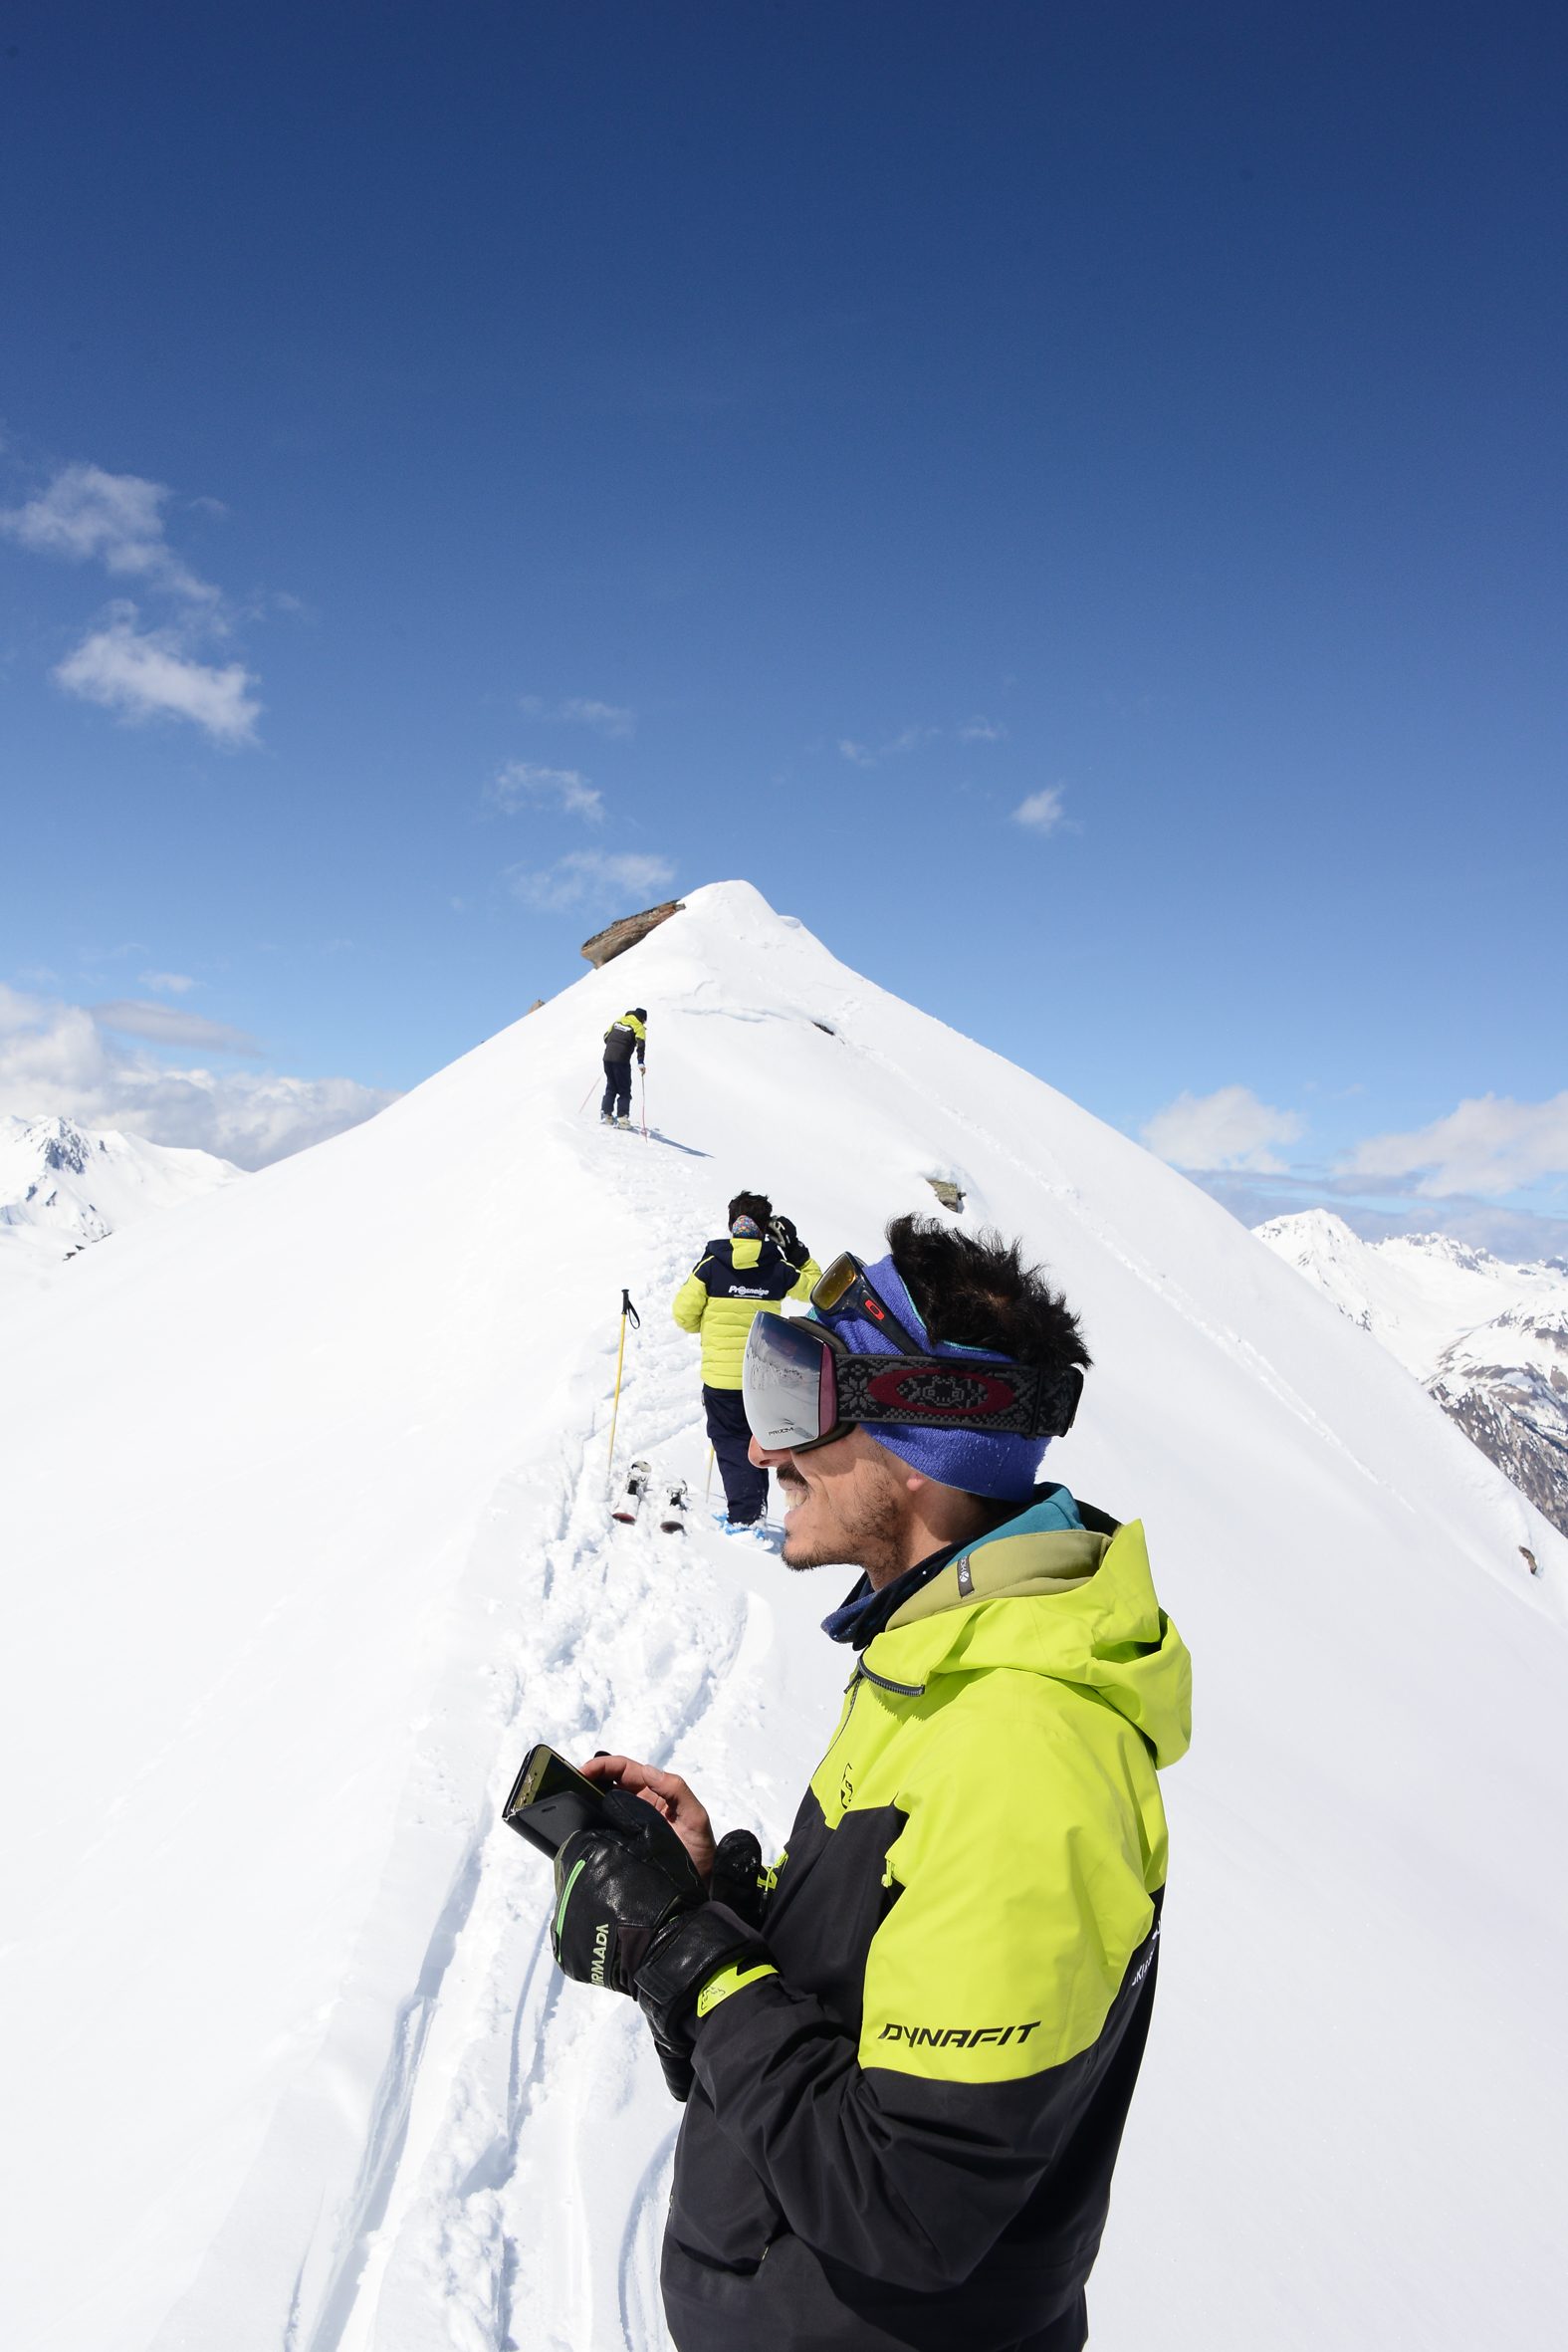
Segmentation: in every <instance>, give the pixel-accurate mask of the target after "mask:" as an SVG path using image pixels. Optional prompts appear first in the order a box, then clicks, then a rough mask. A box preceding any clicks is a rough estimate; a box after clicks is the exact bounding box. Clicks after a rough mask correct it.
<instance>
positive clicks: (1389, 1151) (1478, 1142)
mask: <svg viewBox="0 0 1568 2352" xmlns="http://www.w3.org/2000/svg"><path fill="white" fill-rule="evenodd" d="M1565 1171H1568V1093H1562V1094H1554V1095H1553V1096H1552V1098H1551V1100H1550V1101H1549V1102H1515V1101H1513V1100H1512V1098H1511V1097H1510V1096H1508V1095H1506V1094H1504V1095H1500V1096H1499V1095H1496V1094H1482V1095H1479V1096H1473V1095H1472V1096H1470V1097H1468V1098H1467V1099H1466V1100H1465V1101H1463V1102H1461V1103H1460V1104H1459V1105H1458V1107H1457V1108H1456V1110H1451V1111H1450V1112H1449V1114H1448V1116H1447V1117H1446V1118H1441V1119H1434V1120H1433V1122H1432V1124H1431V1126H1430V1127H1418V1128H1415V1129H1414V1130H1413V1131H1412V1132H1410V1133H1409V1134H1404V1135H1372V1136H1369V1137H1368V1138H1367V1139H1366V1141H1365V1142H1363V1143H1358V1144H1357V1145H1356V1147H1355V1149H1354V1151H1352V1152H1351V1153H1350V1154H1349V1155H1348V1157H1346V1158H1345V1159H1344V1160H1342V1161H1341V1163H1340V1166H1339V1171H1338V1172H1339V1174H1341V1175H1343V1176H1371V1177H1400V1178H1407V1179H1408V1178H1411V1177H1416V1178H1418V1179H1419V1181H1418V1182H1417V1184H1416V1191H1417V1192H1418V1193H1419V1194H1422V1195H1424V1196H1425V1197H1426V1198H1427V1199H1429V1200H1431V1199H1437V1198H1441V1197H1443V1196H1444V1195H1446V1194H1449V1193H1460V1192H1467V1193H1481V1194H1487V1193H1503V1192H1517V1191H1519V1190H1520V1189H1521V1188H1522V1187H1523V1186H1525V1185H1527V1184H1534V1183H1535V1182H1537V1180H1538V1179H1539V1178H1541V1177H1543V1176H1558V1175H1561V1174H1563V1173H1564V1172H1565Z"/></svg>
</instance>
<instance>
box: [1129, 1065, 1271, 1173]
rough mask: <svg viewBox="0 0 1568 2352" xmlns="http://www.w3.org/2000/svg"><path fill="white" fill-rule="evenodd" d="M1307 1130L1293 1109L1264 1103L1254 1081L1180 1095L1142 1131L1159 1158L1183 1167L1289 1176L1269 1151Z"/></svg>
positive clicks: (1158, 1112) (1150, 1147) (1144, 1138)
mask: <svg viewBox="0 0 1568 2352" xmlns="http://www.w3.org/2000/svg"><path fill="white" fill-rule="evenodd" d="M1305 1132H1306V1126H1305V1121H1304V1120H1302V1119H1301V1118H1299V1117H1298V1116H1297V1114H1296V1113H1295V1112H1294V1111H1293V1110H1275V1109H1274V1108H1273V1106H1272V1105H1271V1104H1270V1103H1267V1102H1259V1101H1258V1099H1257V1096H1256V1095H1255V1094H1254V1093H1253V1092H1252V1089H1251V1087H1250V1086H1221V1087H1219V1088H1218V1089H1217V1091H1216V1092H1215V1093H1213V1094H1185V1093H1184V1094H1178V1096H1177V1097H1176V1100H1175V1101H1174V1102H1168V1103H1167V1104H1166V1106H1165V1108H1164V1109H1163V1110H1157V1111H1156V1112H1155V1114H1154V1117H1153V1118H1152V1119H1151V1120H1150V1121H1149V1123H1148V1125H1147V1126H1146V1127H1145V1128H1143V1130H1142V1137H1143V1141H1144V1142H1145V1143H1146V1144H1147V1145H1148V1147H1149V1149H1150V1150H1151V1151H1152V1152H1153V1153H1154V1155H1155V1157H1156V1158H1157V1159H1162V1160H1169V1161H1170V1162H1171V1163H1172V1164H1173V1166H1175V1167H1178V1168H1245V1169H1248V1170H1250V1172H1251V1173H1252V1174H1253V1175H1257V1176H1277V1175H1283V1173H1284V1167H1285V1164H1284V1162H1283V1161H1282V1160H1278V1159H1276V1158H1275V1157H1274V1155H1273V1153H1272V1152H1271V1151H1270V1150H1269V1148H1268V1147H1269V1145H1270V1144H1273V1143H1294V1142H1295V1141H1296V1140H1297V1139H1298V1137H1300V1136H1301V1135H1303V1134H1304V1133H1305Z"/></svg>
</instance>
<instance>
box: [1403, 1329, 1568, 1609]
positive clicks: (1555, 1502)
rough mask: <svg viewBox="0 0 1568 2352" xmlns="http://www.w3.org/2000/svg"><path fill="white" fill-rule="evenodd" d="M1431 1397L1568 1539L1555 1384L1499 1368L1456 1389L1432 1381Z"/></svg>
mask: <svg viewBox="0 0 1568 2352" xmlns="http://www.w3.org/2000/svg"><path fill="white" fill-rule="evenodd" d="M1431 1393H1432V1395H1433V1396H1434V1397H1435V1398H1436V1399H1437V1401H1438V1403H1439V1404H1440V1405H1441V1406H1442V1407H1443V1409H1444V1411H1445V1412H1446V1413H1447V1414H1448V1415H1449V1417H1450V1419H1451V1420H1453V1421H1456V1422H1457V1423H1458V1425H1459V1427H1460V1429H1462V1430H1463V1432H1464V1434H1465V1436H1466V1437H1467V1438H1468V1439H1469V1440H1470V1442H1471V1444H1472V1445H1477V1446H1479V1448H1480V1450H1481V1452H1482V1453H1483V1454H1484V1455H1486V1456H1487V1458H1488V1460H1490V1461H1492V1462H1495V1463H1496V1465H1497V1468H1498V1469H1499V1470H1500V1471H1501V1472H1502V1473H1503V1475H1504V1476H1505V1477H1507V1478H1511V1479H1512V1481H1513V1483H1514V1485H1515V1486H1516V1487H1517V1488H1518V1489H1519V1490H1520V1492H1521V1493H1522V1494H1525V1495H1527V1496H1528V1497H1529V1499H1530V1501H1531V1502H1532V1503H1533V1504H1534V1505H1535V1508H1536V1510H1537V1511H1538V1512H1539V1513H1540V1515H1541V1517H1542V1519H1548V1520H1550V1521H1551V1523H1552V1526H1553V1527H1554V1528H1557V1529H1560V1530H1561V1532H1562V1533H1563V1534H1565V1535H1568V1401H1565V1400H1564V1398H1563V1397H1562V1395H1561V1394H1560V1393H1559V1392H1558V1390H1557V1388H1556V1386H1555V1383H1554V1382H1552V1381H1550V1380H1548V1379H1547V1378H1546V1377H1545V1375H1544V1374H1542V1373H1540V1372H1536V1371H1533V1370H1530V1369H1524V1370H1517V1369H1505V1368H1503V1367H1502V1366H1500V1365H1498V1366H1487V1367H1486V1368H1485V1369H1484V1370H1478V1371H1470V1372H1468V1373H1467V1374H1466V1376H1465V1378H1464V1381H1463V1383H1462V1385H1459V1386H1456V1387H1455V1388H1451V1387H1450V1386H1449V1385H1448V1383H1447V1382H1446V1381H1444V1380H1436V1381H1434V1382H1433V1384H1432V1392H1431ZM1531 1572H1532V1574H1533V1573H1534V1570H1533V1566H1532V1570H1531Z"/></svg>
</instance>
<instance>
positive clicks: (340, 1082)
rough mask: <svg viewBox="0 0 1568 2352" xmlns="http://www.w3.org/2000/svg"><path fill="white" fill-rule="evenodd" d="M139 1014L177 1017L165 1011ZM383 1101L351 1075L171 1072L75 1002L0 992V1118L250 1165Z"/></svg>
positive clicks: (355, 1119) (314, 1139)
mask: <svg viewBox="0 0 1568 2352" xmlns="http://www.w3.org/2000/svg"><path fill="white" fill-rule="evenodd" d="M142 1010H144V1011H148V1012H154V1013H161V1014H164V1015H165V1016H168V1017H169V1018H173V1019H177V1018H178V1016H177V1015H174V1014H172V1012H171V1009H170V1008H169V1007H168V1006H151V1007H146V1008H142ZM209 1026H211V1027H213V1028H217V1027H218V1026H219V1025H218V1024H216V1023H213V1024H210V1025H209ZM229 1034H230V1035H231V1036H235V1037H238V1036H240V1035H242V1034H243V1033H241V1032H238V1031H235V1032H231V1033H229ZM225 1050H226V1051H234V1049H233V1048H232V1047H231V1048H227V1049H225ZM395 1100H396V1096H395V1095H393V1094H390V1093H386V1092H383V1091H381V1090H379V1089H377V1088H375V1087H371V1086H362V1085H360V1084H359V1083H358V1082H357V1080H355V1079H353V1078H297V1077H290V1076H287V1075H285V1074H283V1073H280V1072H277V1071H271V1070H224V1071H216V1072H215V1071H212V1070H208V1069H203V1068H199V1067H197V1068H184V1069H171V1068H170V1067H168V1066H167V1064H166V1063H164V1062H162V1061H159V1060H157V1059H156V1058H154V1057H153V1056H152V1055H151V1054H149V1053H146V1052H138V1051H136V1050H134V1049H132V1048H127V1047H124V1046H121V1045H118V1044H116V1043H115V1041H114V1038H113V1037H112V1035H111V1034H110V1033H109V1032H108V1030H107V1029H106V1027H105V1025H104V1023H103V1022H102V1021H101V1020H99V1019H98V1018H97V1017H96V1015H95V1013H94V1011H93V1010H92V1009H91V1008H89V1007H88V1006H86V1005H72V1004H66V1003H64V1002H62V1001H61V1000H60V999H59V998H54V997H41V996H23V995H20V994H18V993H17V992H16V991H15V990H12V989H8V988H5V987H4V986H0V1111H9V1112H12V1113H14V1114H15V1115H17V1116H19V1117H22V1118H49V1117H66V1118H73V1119H77V1120H79V1121H80V1122H81V1124H82V1125H84V1126H88V1127H111V1128H114V1127H117V1128H120V1129H122V1130H124V1131H125V1132H126V1133H127V1134H131V1135H143V1136H145V1137H146V1138H147V1140H148V1142H150V1143H172V1144H182V1145H193V1146H195V1147H196V1148H198V1149H200V1150H202V1151H211V1152H216V1153H217V1154H218V1155H219V1157H220V1158H222V1159H228V1160H235V1161H237V1162H238V1163H239V1165H240V1166H241V1167H242V1168H260V1167H265V1166H267V1165H268V1163H269V1162H271V1161H273V1160H279V1159H283V1158H285V1157H287V1155H288V1154H289V1153H291V1152H296V1151H301V1150H303V1149H304V1148H305V1147H306V1145H308V1144H312V1143H320V1142H323V1141H325V1139H326V1138H327V1137H328V1136H330V1135H336V1134H338V1133H340V1132H341V1130H342V1129H343V1128H345V1127H353V1126H357V1125H358V1124H359V1122H360V1121H361V1120H363V1119H367V1118H370V1117H372V1116H373V1115H374V1113H375V1112H376V1111H378V1110H382V1109H384V1108H385V1106H386V1104H387V1103H389V1102H392V1101H395Z"/></svg>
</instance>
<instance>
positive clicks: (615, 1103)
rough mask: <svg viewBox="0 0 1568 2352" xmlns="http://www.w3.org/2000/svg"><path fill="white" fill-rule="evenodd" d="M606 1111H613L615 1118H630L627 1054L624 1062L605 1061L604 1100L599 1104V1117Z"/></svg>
mask: <svg viewBox="0 0 1568 2352" xmlns="http://www.w3.org/2000/svg"><path fill="white" fill-rule="evenodd" d="M607 1110H608V1111H613V1112H614V1114H615V1116H616V1117H617V1118H621V1119H629V1118H630V1116H631V1056H630V1055H629V1054H628V1055H627V1057H626V1058H625V1060H624V1061H606V1062H605V1064H604V1099H603V1101H602V1102H601V1103H600V1104H599V1116H600V1117H601V1118H602V1117H603V1115H604V1113H605V1112H606V1111H607Z"/></svg>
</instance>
